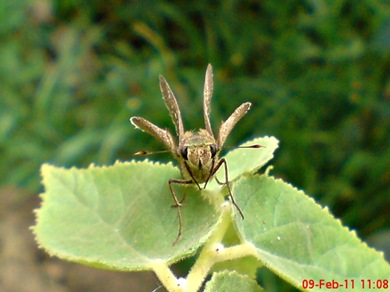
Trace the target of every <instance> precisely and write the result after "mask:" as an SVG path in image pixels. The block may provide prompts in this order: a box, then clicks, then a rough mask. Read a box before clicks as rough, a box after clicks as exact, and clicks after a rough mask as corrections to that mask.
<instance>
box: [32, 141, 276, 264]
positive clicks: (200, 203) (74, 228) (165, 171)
mask: <svg viewBox="0 0 390 292" xmlns="http://www.w3.org/2000/svg"><path fill="white" fill-rule="evenodd" d="M250 144H262V145H264V146H265V147H264V148H260V149H237V150H234V151H232V153H229V154H228V156H227V157H228V159H229V163H230V162H231V165H232V167H235V168H236V167H237V168H238V170H237V169H232V173H233V176H232V177H233V178H235V177H237V176H238V175H239V174H240V173H241V174H242V173H244V172H250V171H255V170H256V169H257V168H258V167H259V166H258V164H264V163H266V162H267V161H268V160H269V159H271V157H272V152H273V150H274V149H275V147H276V145H277V140H276V139H275V138H268V137H266V138H260V139H256V140H254V141H252V142H250ZM236 151H239V152H240V154H238V152H237V153H236ZM239 155H242V157H241V158H240V156H239ZM252 156H254V157H257V159H253V158H252ZM256 164H257V166H256ZM42 176H43V178H44V179H43V183H44V185H45V189H46V192H45V193H44V194H43V195H42V197H43V203H42V207H41V208H40V209H39V210H38V212H37V218H38V220H37V224H36V226H35V227H34V232H35V234H36V237H37V241H38V242H39V244H40V246H41V247H43V248H44V249H46V250H47V252H48V253H50V254H52V255H56V256H58V257H61V258H64V259H66V260H70V261H76V262H80V263H84V264H87V265H92V266H97V267H106V268H111V269H118V270H135V269H136V270H138V269H151V268H152V267H153V265H154V264H155V263H156V261H159V262H165V263H168V264H170V263H173V262H175V261H178V260H180V259H182V258H183V257H186V256H189V255H191V254H193V253H194V252H195V250H196V249H197V248H198V247H199V246H201V245H202V244H203V243H204V242H205V241H206V239H207V238H208V237H209V235H210V234H211V232H212V230H213V229H214V228H215V226H216V224H217V222H218V219H219V216H220V215H219V211H218V210H215V208H213V207H212V205H213V204H210V203H209V202H208V201H207V200H204V198H203V197H202V196H201V195H200V194H201V193H202V192H199V190H197V189H196V188H195V187H194V186H188V187H185V186H177V185H176V186H174V188H175V192H176V194H177V196H178V197H179V199H180V198H181V196H182V195H184V194H186V201H185V206H184V207H183V208H182V209H181V211H182V218H183V236H182V239H181V240H180V241H179V242H178V243H177V244H176V245H175V246H174V247H173V246H172V243H173V242H174V240H175V239H176V236H177V232H178V227H179V225H178V218H177V211H176V209H175V208H171V205H172V204H173V200H172V195H171V193H170V191H169V187H168V180H169V179H170V178H179V177H180V173H179V171H178V169H177V168H175V167H173V166H172V164H167V165H161V164H158V163H151V162H148V161H143V162H130V163H120V162H117V163H116V164H115V165H113V166H110V167H95V166H93V165H92V166H90V167H89V168H88V169H75V168H72V169H63V168H56V167H54V166H49V165H43V166H42ZM216 185H217V184H216ZM218 188H219V190H221V186H218ZM203 194H204V195H205V196H206V197H207V195H208V194H210V192H203ZM213 196H214V198H217V197H219V199H218V201H223V197H222V195H221V192H220V191H217V192H214V194H213ZM211 201H213V200H211ZM217 205H218V204H215V202H214V206H217ZM217 209H218V208H217Z"/></svg>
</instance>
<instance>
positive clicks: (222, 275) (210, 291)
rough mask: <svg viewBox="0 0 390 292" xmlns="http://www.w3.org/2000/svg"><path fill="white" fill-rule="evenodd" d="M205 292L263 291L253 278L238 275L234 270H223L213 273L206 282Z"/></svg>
mask: <svg viewBox="0 0 390 292" xmlns="http://www.w3.org/2000/svg"><path fill="white" fill-rule="evenodd" d="M204 291H205V292H214V291H224V292H230V291H232V292H237V291H245V292H261V291H264V290H263V289H262V288H261V287H260V286H259V285H258V284H257V282H256V281H255V280H253V279H251V278H249V277H248V276H244V275H240V274H239V273H237V272H234V271H231V272H230V271H223V272H218V273H213V275H212V277H211V279H210V281H208V282H207V284H206V287H205V290H204Z"/></svg>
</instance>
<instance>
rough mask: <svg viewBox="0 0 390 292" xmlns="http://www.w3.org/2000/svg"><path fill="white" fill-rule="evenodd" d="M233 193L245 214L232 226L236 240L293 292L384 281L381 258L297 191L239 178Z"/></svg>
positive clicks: (388, 269) (386, 270) (262, 179)
mask: <svg viewBox="0 0 390 292" xmlns="http://www.w3.org/2000/svg"><path fill="white" fill-rule="evenodd" d="M233 189H234V193H235V195H236V200H237V202H238V204H239V205H240V207H241V209H242V211H243V212H244V214H245V220H237V228H238V230H239V234H240V236H242V239H243V240H244V241H245V242H249V243H251V244H252V245H253V246H254V248H255V249H256V254H257V257H258V258H259V259H260V260H261V261H262V262H263V263H264V265H265V266H266V267H268V268H270V269H271V270H273V271H274V272H275V273H277V274H278V275H279V276H280V277H282V278H284V279H285V280H287V281H288V282H290V283H291V284H293V285H294V286H296V287H301V286H302V283H303V281H304V280H310V279H313V280H314V281H315V282H316V283H319V281H320V279H324V280H325V281H332V280H334V281H338V282H340V283H345V282H344V281H346V280H347V281H348V280H351V279H354V281H355V288H358V287H360V286H358V285H360V283H361V282H360V281H361V280H362V279H363V280H364V279H371V280H376V279H382V280H383V279H388V277H389V275H390V266H389V264H388V263H387V262H386V261H385V260H384V257H383V254H381V253H379V252H377V251H375V250H374V249H371V248H369V247H368V246H367V245H366V244H365V243H362V242H361V241H360V240H359V239H358V238H357V236H356V234H355V233H354V232H351V231H349V230H348V229H347V228H345V227H343V226H342V225H341V222H340V221H339V220H336V219H335V218H334V217H333V216H332V215H330V214H329V212H328V210H327V209H326V208H325V209H323V208H322V207H321V206H319V205H318V204H316V203H315V202H314V200H313V199H311V198H310V197H308V196H306V195H305V194H304V193H303V192H302V191H299V190H297V189H296V188H294V187H292V186H291V185H289V184H287V183H285V182H283V181H282V180H280V179H274V178H272V177H268V176H266V175H262V176H260V175H255V176H248V177H242V178H241V179H240V180H239V181H237V183H236V184H235V185H234V188H233ZM350 284H351V282H350ZM349 288H351V287H349ZM344 289H346V288H345V287H344V288H340V289H339V290H338V291H341V290H344ZM346 290H348V289H346Z"/></svg>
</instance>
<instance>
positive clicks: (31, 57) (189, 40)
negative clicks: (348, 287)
mask: <svg viewBox="0 0 390 292" xmlns="http://www.w3.org/2000/svg"><path fill="white" fill-rule="evenodd" d="M0 19H1V22H0V39H1V41H0V56H1V61H0V151H1V152H0V153H1V160H0V162H1V163H0V175H1V185H3V186H17V187H18V188H20V189H23V190H27V191H28V192H29V193H30V194H34V196H35V194H37V193H39V192H41V191H42V187H41V185H40V177H39V168H40V165H41V164H42V163H44V162H49V163H52V164H55V165H58V166H65V167H70V166H77V167H86V166H88V165H89V164H90V163H92V162H93V163H95V164H97V165H109V164H112V163H113V162H114V161H115V160H117V159H119V160H130V159H131V158H132V157H131V155H132V153H134V152H136V151H139V150H149V151H153V150H161V149H162V145H160V144H159V143H158V142H157V141H155V140H154V139H153V138H152V137H150V136H149V135H147V134H145V133H142V132H140V131H138V130H135V129H134V127H133V126H132V125H130V123H129V117H130V116H133V115H137V116H143V117H145V118H147V119H149V120H151V121H153V122H154V123H156V124H157V125H160V126H161V127H167V128H170V129H172V130H173V125H172V123H171V121H170V117H169V114H168V112H167V110H166V109H165V106H164V104H163V101H162V99H161V94H160V90H159V86H158V75H159V74H162V75H164V76H165V77H166V79H167V80H168V82H169V84H170V85H171V87H172V89H173V91H174V92H175V94H176V96H177V97H178V99H179V104H180V106H181V108H182V111H183V116H184V122H185V125H186V128H187V129H191V128H199V127H203V119H202V102H201V97H202V91H203V82H204V73H205V70H206V66H207V64H208V63H211V64H212V65H213V67H214V82H215V91H214V92H215V93H214V100H213V104H212V124H213V125H214V128H215V129H216V128H217V127H218V126H219V125H220V122H221V121H222V120H223V119H226V118H227V117H228V116H229V114H230V113H231V112H232V111H233V110H234V109H235V108H236V107H237V106H238V105H239V104H241V103H242V102H245V101H251V102H252V103H253V107H252V109H251V111H250V112H249V114H248V115H247V116H246V117H245V118H244V119H243V120H242V121H240V123H239V124H238V125H237V126H236V129H234V130H233V132H232V134H231V136H230V137H229V139H228V141H227V143H226V144H227V145H231V146H234V145H237V144H239V143H241V142H244V141H245V140H249V139H251V138H254V137H258V136H263V135H273V136H275V137H277V138H278V139H279V140H280V148H279V150H278V151H277V153H276V157H275V159H274V160H273V162H272V164H273V165H274V170H273V172H272V173H273V174H274V175H276V176H278V177H282V178H283V179H285V180H286V181H288V182H291V183H292V184H294V185H295V186H297V187H298V188H301V189H303V190H305V191H306V192H307V193H308V194H310V195H311V196H313V197H314V198H315V199H316V200H317V201H319V202H320V203H321V204H322V205H326V206H328V207H329V208H330V209H331V212H332V213H334V214H335V216H336V217H339V218H341V219H342V221H343V223H344V224H345V225H347V226H349V227H350V228H352V229H356V230H357V232H358V234H359V236H360V237H362V238H363V239H365V238H368V237H370V236H372V235H374V234H377V233H378V232H382V231H386V230H388V228H389V225H390V224H389V222H390V211H389V210H390V138H389V134H390V2H389V1H388V0H378V1H376V0H362V1H353V0H350V1H346V0H345V1H344V0H338V1H336V0H333V1H332V0H330V1H325V0H323V1H321V0H306V1H283V2H280V1H271V0H267V1H249V0H248V1H203V0H200V1H196V2H187V1H173V2H170V1H119V0H116V1H87V2H82V1H81V2H80V1H75V0H68V1H49V0H30V1H27V0H19V1H7V0H0ZM150 158H151V159H155V160H162V161H168V160H170V157H169V156H167V155H156V156H153V157H150ZM24 198H25V197H23V199H24Z"/></svg>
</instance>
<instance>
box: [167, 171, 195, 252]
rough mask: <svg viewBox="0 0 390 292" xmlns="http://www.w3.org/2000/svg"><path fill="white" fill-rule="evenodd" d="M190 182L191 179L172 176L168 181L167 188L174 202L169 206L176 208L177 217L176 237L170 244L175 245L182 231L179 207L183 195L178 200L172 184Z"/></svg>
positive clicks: (181, 204) (181, 203)
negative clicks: (177, 229) (177, 228)
mask: <svg viewBox="0 0 390 292" xmlns="http://www.w3.org/2000/svg"><path fill="white" fill-rule="evenodd" d="M192 183H193V181H192V180H182V179H173V178H171V179H170V180H169V181H168V185H169V190H170V191H171V195H172V198H173V201H174V202H175V203H174V204H173V205H172V206H171V207H176V208H177V218H178V219H179V231H178V233H177V237H176V239H175V241H174V242H173V244H172V245H175V244H176V243H177V242H178V241H179V240H180V238H181V234H182V231H183V221H182V216H181V210H180V208H181V207H182V206H183V201H184V199H185V195H183V198H182V199H181V200H180V201H179V200H178V199H177V197H176V194H175V191H174V190H173V187H172V184H185V185H186V184H192Z"/></svg>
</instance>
